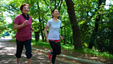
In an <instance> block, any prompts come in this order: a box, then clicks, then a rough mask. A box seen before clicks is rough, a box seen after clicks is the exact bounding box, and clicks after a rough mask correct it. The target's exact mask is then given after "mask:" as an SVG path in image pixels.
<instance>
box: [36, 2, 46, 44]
mask: <svg viewBox="0 0 113 64" xmlns="http://www.w3.org/2000/svg"><path fill="white" fill-rule="evenodd" d="M37 5H38V9H39V22H40V32H41V36H42V41H43V42H44V34H43V30H42V28H43V27H42V23H41V18H40V6H39V3H38V2H37Z"/></svg>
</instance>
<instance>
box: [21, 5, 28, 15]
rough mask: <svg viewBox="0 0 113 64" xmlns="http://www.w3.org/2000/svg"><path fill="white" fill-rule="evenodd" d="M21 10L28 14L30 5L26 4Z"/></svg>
mask: <svg viewBox="0 0 113 64" xmlns="http://www.w3.org/2000/svg"><path fill="white" fill-rule="evenodd" d="M21 12H22V13H24V14H28V12H29V7H28V6H24V7H23V9H22V10H21Z"/></svg>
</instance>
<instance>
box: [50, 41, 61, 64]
mask: <svg viewBox="0 0 113 64" xmlns="http://www.w3.org/2000/svg"><path fill="white" fill-rule="evenodd" d="M49 42H50V45H51V48H52V49H53V52H51V54H52V63H55V59H56V55H58V54H61V45H60V42H56V43H55V41H51V40H49Z"/></svg>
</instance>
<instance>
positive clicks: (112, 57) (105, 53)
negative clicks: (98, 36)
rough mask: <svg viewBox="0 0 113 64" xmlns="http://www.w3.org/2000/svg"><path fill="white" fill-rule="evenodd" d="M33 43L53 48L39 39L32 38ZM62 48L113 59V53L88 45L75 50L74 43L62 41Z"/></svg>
mask: <svg viewBox="0 0 113 64" xmlns="http://www.w3.org/2000/svg"><path fill="white" fill-rule="evenodd" d="M11 41H13V42H14V41H16V40H11ZM32 45H33V46H37V47H44V48H49V49H50V48H51V46H50V44H49V43H47V42H42V41H41V40H39V41H38V42H36V41H35V40H32ZM61 49H62V50H67V51H74V52H76V53H82V54H89V55H91V56H96V57H103V58H105V59H113V55H112V54H109V53H108V52H103V53H101V52H99V51H98V50H94V49H88V48H87V47H83V48H82V49H81V50H79V49H77V50H74V45H72V44H65V45H63V43H61Z"/></svg>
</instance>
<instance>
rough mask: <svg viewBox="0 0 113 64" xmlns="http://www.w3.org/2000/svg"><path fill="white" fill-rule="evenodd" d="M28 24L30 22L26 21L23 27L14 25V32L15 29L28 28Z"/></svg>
mask: <svg viewBox="0 0 113 64" xmlns="http://www.w3.org/2000/svg"><path fill="white" fill-rule="evenodd" d="M27 24H28V21H27V20H26V21H25V22H24V23H23V24H21V25H18V24H14V30H15V29H17V30H18V29H20V28H22V27H24V26H26V25H27Z"/></svg>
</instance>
